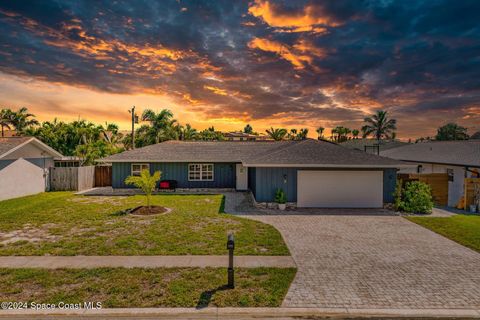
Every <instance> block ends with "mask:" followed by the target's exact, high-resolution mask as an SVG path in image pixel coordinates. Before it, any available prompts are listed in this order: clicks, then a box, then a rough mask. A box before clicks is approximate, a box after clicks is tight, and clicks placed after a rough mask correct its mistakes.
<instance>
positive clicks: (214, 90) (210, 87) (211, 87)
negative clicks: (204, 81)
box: [203, 85, 228, 96]
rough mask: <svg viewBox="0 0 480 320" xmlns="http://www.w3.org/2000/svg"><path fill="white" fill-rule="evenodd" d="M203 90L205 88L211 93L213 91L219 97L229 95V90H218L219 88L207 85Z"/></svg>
mask: <svg viewBox="0 0 480 320" xmlns="http://www.w3.org/2000/svg"><path fill="white" fill-rule="evenodd" d="M203 88H204V89H207V90H210V91H212V92H213V93H215V94H218V95H220V96H226V95H228V92H227V90H224V89H220V88H218V87H214V86H207V85H205V86H203Z"/></svg>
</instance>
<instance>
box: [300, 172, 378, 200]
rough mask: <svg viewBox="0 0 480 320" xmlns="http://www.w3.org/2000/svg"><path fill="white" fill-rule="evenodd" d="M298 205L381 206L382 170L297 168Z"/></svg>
mask: <svg viewBox="0 0 480 320" xmlns="http://www.w3.org/2000/svg"><path fill="white" fill-rule="evenodd" d="M297 178H298V180H297V205H298V206H299V207H318V208H381V207H382V206H383V171H310V170H299V171H298V177H297Z"/></svg>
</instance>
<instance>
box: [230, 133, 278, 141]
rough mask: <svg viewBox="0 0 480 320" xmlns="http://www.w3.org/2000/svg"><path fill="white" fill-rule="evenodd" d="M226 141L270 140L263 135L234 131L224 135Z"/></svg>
mask: <svg viewBox="0 0 480 320" xmlns="http://www.w3.org/2000/svg"><path fill="white" fill-rule="evenodd" d="M223 136H224V137H225V140H228V141H265V140H270V139H269V137H268V136H266V135H262V134H249V133H245V132H242V131H233V132H227V133H224V134H223Z"/></svg>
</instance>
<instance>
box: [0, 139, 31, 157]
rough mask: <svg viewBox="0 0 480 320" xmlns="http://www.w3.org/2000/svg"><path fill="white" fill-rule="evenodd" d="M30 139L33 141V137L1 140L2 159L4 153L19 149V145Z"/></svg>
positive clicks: (0, 151)
mask: <svg viewBox="0 0 480 320" xmlns="http://www.w3.org/2000/svg"><path fill="white" fill-rule="evenodd" d="M30 139H32V137H9V138H0V158H1V156H2V155H3V154H4V153H6V152H8V151H10V150H12V149H13V148H15V147H18V146H19V145H21V144H22V143H25V142H27V141H28V140H30Z"/></svg>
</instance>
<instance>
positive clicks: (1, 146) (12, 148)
mask: <svg viewBox="0 0 480 320" xmlns="http://www.w3.org/2000/svg"><path fill="white" fill-rule="evenodd" d="M27 145H34V146H36V147H37V148H39V149H41V150H43V151H45V152H47V153H48V154H49V155H50V156H51V157H54V158H60V157H62V155H61V154H60V153H59V152H57V151H56V150H54V149H52V148H51V147H49V146H48V145H46V144H45V143H43V142H41V141H40V140H38V139H36V138H34V137H9V138H0V159H2V158H6V157H7V156H8V155H10V154H13V153H14V152H16V151H18V150H21V149H22V148H23V147H25V146H27Z"/></svg>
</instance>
